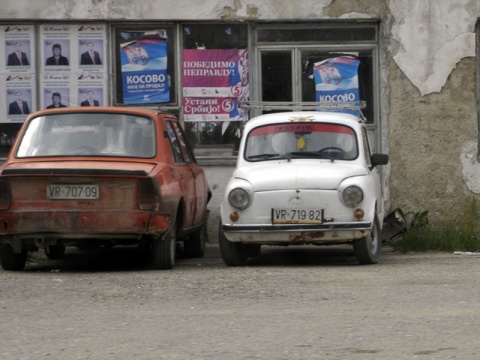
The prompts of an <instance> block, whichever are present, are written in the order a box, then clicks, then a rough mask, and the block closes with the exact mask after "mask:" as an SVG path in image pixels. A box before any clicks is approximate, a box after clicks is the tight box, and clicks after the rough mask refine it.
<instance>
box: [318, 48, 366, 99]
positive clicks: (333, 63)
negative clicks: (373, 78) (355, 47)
mask: <svg viewBox="0 0 480 360" xmlns="http://www.w3.org/2000/svg"><path fill="white" fill-rule="evenodd" d="M359 64H360V61H359V60H358V58H356V57H354V56H339V57H335V58H330V59H327V60H324V61H321V62H317V63H315V64H314V68H313V70H314V78H315V86H316V88H315V89H316V92H315V93H316V101H317V102H320V103H332V105H333V104H335V105H339V106H341V103H345V102H347V103H357V102H359V101H360V93H359V89H358V66H359Z"/></svg>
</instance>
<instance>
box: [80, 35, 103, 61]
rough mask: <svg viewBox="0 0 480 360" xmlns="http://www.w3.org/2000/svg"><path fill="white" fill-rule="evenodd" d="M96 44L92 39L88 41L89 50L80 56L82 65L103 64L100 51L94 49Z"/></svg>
mask: <svg viewBox="0 0 480 360" xmlns="http://www.w3.org/2000/svg"><path fill="white" fill-rule="evenodd" d="M94 47H95V44H94V43H93V42H92V41H89V42H88V43H87V51H85V52H84V53H82V55H81V57H80V65H102V59H100V54H99V53H98V51H94V50H93V49H94Z"/></svg>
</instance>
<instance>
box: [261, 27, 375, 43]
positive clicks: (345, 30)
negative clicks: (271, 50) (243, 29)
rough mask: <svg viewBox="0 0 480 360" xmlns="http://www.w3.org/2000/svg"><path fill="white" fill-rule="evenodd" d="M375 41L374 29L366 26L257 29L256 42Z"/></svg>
mask: <svg viewBox="0 0 480 360" xmlns="http://www.w3.org/2000/svg"><path fill="white" fill-rule="evenodd" d="M369 40H371V41H375V40H376V29H375V27H373V26H367V27H335V28H332V27H318V26H315V27H308V28H303V29H298V28H297V29H295V28H289V29H271V28H270V29H268V28H267V29H258V32H257V42H258V43H271V42H275V43H279V42H282V43H299V42H300V43H305V42H312V41H313V42H323V43H327V42H330V43H338V42H340V41H349V42H352V41H369Z"/></svg>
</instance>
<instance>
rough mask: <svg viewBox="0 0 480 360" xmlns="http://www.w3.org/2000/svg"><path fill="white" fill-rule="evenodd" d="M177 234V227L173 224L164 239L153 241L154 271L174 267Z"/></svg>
mask: <svg viewBox="0 0 480 360" xmlns="http://www.w3.org/2000/svg"><path fill="white" fill-rule="evenodd" d="M176 234H177V226H176V223H175V222H173V223H172V224H171V226H170V229H169V230H168V231H167V232H166V233H165V234H163V236H162V237H160V238H154V239H153V244H152V265H153V268H154V269H159V270H167V269H172V268H173V267H174V265H175V243H176V237H177V235H176Z"/></svg>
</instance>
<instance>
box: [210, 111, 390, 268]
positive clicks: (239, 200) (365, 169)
mask: <svg viewBox="0 0 480 360" xmlns="http://www.w3.org/2000/svg"><path fill="white" fill-rule="evenodd" d="M238 154H239V155H238V160H237V167H236V169H235V172H234V173H233V176H232V178H231V179H230V180H229V182H228V184H227V187H226V191H225V196H224V199H223V201H222V203H221V206H220V215H221V220H220V227H219V247H220V252H221V255H222V258H223V261H224V262H225V264H227V265H229V266H244V265H246V264H247V260H248V258H249V257H256V256H259V255H260V250H261V246H262V245H282V246H285V245H301V244H315V245H334V244H352V245H353V249H354V253H355V256H356V258H357V260H358V262H359V263H360V264H374V263H376V262H378V260H379V257H380V251H381V245H382V239H381V231H382V224H383V217H384V204H383V198H382V186H381V179H380V173H379V170H378V167H377V166H378V165H385V164H387V163H388V155H385V154H373V153H372V152H371V148H370V145H369V143H368V137H367V129H366V127H365V123H364V121H363V120H361V119H360V118H359V117H357V116H355V115H352V114H348V113H339V112H317V111H309V112H306V111H305V112H285V113H273V114H268V115H261V116H258V117H256V118H253V119H251V120H250V121H248V122H247V123H246V125H245V129H244V132H243V137H242V140H241V143H240V148H239V153H238Z"/></svg>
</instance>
